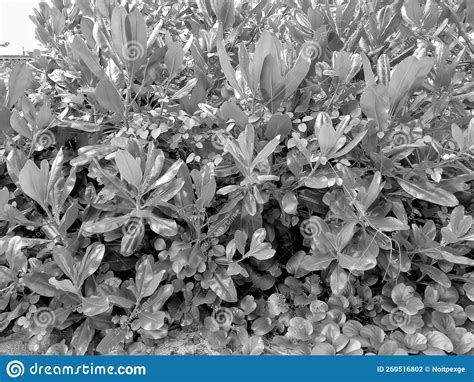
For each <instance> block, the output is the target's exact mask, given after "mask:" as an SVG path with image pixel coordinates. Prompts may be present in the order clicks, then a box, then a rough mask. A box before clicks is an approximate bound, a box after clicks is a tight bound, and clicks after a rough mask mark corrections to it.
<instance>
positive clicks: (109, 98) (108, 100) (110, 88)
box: [95, 79, 125, 115]
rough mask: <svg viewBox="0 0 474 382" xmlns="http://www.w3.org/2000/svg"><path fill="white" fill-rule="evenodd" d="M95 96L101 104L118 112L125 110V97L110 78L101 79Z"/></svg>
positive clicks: (121, 112)
mask: <svg viewBox="0 0 474 382" xmlns="http://www.w3.org/2000/svg"><path fill="white" fill-rule="evenodd" d="M95 96H96V97H97V101H98V102H99V104H100V106H102V107H103V108H104V109H106V110H109V111H112V112H114V113H117V114H119V115H120V114H123V111H124V110H125V107H124V103H123V99H122V97H121V96H120V94H119V93H118V91H117V89H116V88H115V86H114V85H113V83H112V82H111V81H110V80H107V79H105V80H100V81H99V83H98V84H97V87H96V89H95Z"/></svg>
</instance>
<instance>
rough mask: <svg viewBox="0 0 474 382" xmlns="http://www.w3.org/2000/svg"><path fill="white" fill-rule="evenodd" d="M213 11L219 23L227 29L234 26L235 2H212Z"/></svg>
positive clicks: (223, 0) (232, 0)
mask: <svg viewBox="0 0 474 382" xmlns="http://www.w3.org/2000/svg"><path fill="white" fill-rule="evenodd" d="M210 3H211V7H212V10H213V11H214V13H215V14H216V16H217V21H219V22H220V24H222V27H223V28H224V30H225V29H227V28H229V27H231V26H232V25H234V21H235V5H234V0H210Z"/></svg>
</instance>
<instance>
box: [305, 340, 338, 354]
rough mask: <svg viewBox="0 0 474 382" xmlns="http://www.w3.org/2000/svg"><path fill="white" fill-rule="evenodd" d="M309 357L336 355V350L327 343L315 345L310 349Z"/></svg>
mask: <svg viewBox="0 0 474 382" xmlns="http://www.w3.org/2000/svg"><path fill="white" fill-rule="evenodd" d="M311 355H336V349H334V346H332V345H331V344H328V343H327V342H321V343H316V344H315V345H314V346H313V348H312V349H311Z"/></svg>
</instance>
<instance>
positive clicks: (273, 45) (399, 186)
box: [0, 0, 474, 355]
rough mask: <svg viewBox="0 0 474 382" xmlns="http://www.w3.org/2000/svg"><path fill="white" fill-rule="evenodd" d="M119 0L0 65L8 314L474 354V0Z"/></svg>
mask: <svg viewBox="0 0 474 382" xmlns="http://www.w3.org/2000/svg"><path fill="white" fill-rule="evenodd" d="M121 3H122V5H121V6H120V5H118V2H117V1H116V0H97V1H91V0H76V1H71V0H53V1H52V4H54V5H52V6H51V5H47V4H46V3H41V4H40V6H39V8H38V9H37V10H36V11H35V15H34V16H32V17H31V19H32V21H33V22H34V23H35V24H36V34H37V37H38V39H39V40H40V41H41V42H42V44H43V45H44V51H42V52H36V53H35V56H34V58H33V61H32V62H31V63H29V64H25V65H19V66H16V67H15V68H13V70H12V71H11V73H10V76H9V79H8V80H7V81H1V82H0V98H1V105H2V107H1V109H0V128H1V134H2V141H1V151H0V154H1V158H2V160H1V163H0V171H1V172H2V174H3V176H2V178H1V180H0V188H1V190H0V229H1V232H2V237H1V238H0V290H1V291H2V293H1V296H0V330H1V331H2V332H5V333H10V332H20V333H23V334H24V335H25V338H27V339H28V341H29V347H30V350H32V351H35V352H38V353H48V354H53V353H54V354H86V353H87V354H93V353H103V354H111V353H115V354H120V353H129V354H137V353H152V351H153V347H154V344H156V341H158V340H160V339H163V338H165V337H166V336H167V335H168V332H169V331H170V330H172V329H173V328H176V327H181V328H183V329H187V328H199V330H201V332H202V333H203V335H204V336H205V337H206V338H207V340H208V341H209V343H210V344H211V346H212V347H213V348H215V349H216V350H219V351H221V352H227V353H241V354H262V353H292V354H346V355H352V354H445V353H448V354H472V353H473V343H474V338H473V334H472V332H473V320H474V303H473V301H474V272H473V271H472V266H473V265H474V256H473V251H472V250H473V243H474V226H473V216H474V215H473V212H474V210H473V204H472V193H473V190H472V187H473V180H474V175H473V174H474V173H473V161H472V159H473V154H474V119H473V118H472V105H473V102H474V99H473V96H472V94H473V93H472V89H473V83H474V82H473V77H472V61H471V60H472V54H473V46H472V35H473V33H474V29H473V27H474V25H473V23H474V8H473V6H472V3H471V2H470V1H466V0H464V1H452V2H446V1H441V0H428V1H426V2H425V1H422V2H420V1H419V0H405V1H397V2H394V3H392V2H389V1H378V2H366V1H361V0H350V1H347V2H339V1H334V2H315V1H313V2H311V1H309V0H297V1H290V0H288V1H283V2H279V1H270V0H263V1H259V2H257V1H252V2H241V1H230V0H229V1H217V0H207V1H205V0H199V1H197V2H194V1H180V2H167V1H164V0H142V1H131V0H129V1H122V2H121ZM7 89H8V91H7Z"/></svg>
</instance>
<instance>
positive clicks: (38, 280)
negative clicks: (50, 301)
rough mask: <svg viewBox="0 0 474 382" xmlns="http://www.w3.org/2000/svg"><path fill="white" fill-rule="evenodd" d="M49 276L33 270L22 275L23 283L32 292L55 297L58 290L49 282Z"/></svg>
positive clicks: (58, 293)
mask: <svg viewBox="0 0 474 382" xmlns="http://www.w3.org/2000/svg"><path fill="white" fill-rule="evenodd" d="M50 277H51V276H49V275H47V274H46V273H40V272H33V273H30V274H26V275H25V276H23V284H24V285H25V286H26V287H27V288H28V289H31V290H32V291H33V292H35V293H37V294H39V295H40V296H45V297H55V296H58V295H60V292H59V291H58V290H57V289H56V288H55V287H54V286H52V285H51V284H50V283H49V281H48V280H49V278H50Z"/></svg>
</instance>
